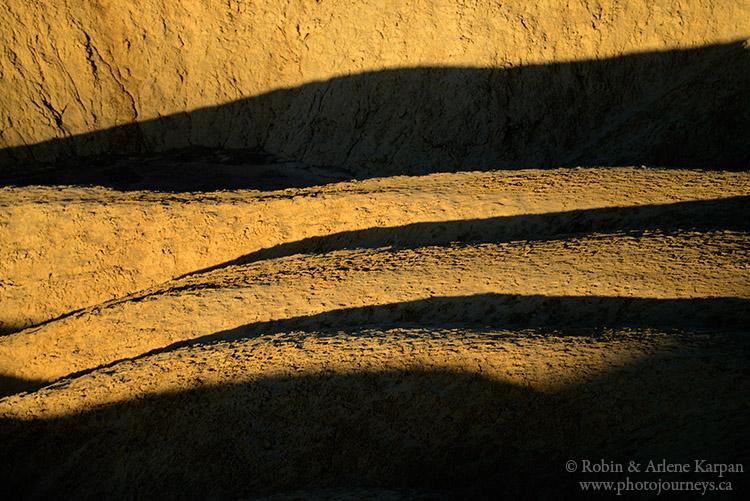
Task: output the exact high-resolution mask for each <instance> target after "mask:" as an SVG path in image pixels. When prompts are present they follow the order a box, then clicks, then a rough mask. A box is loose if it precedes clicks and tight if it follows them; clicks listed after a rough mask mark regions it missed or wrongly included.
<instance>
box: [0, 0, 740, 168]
mask: <svg viewBox="0 0 750 501" xmlns="http://www.w3.org/2000/svg"><path fill="white" fill-rule="evenodd" d="M0 17H1V18H2V19H3V20H4V21H3V29H2V31H1V32H0V71H2V78H0V96H2V99H0V149H3V148H11V149H10V150H8V151H5V152H4V153H5V154H0V162H1V163H2V164H4V165H6V166H7V165H15V164H16V163H18V162H31V161H48V160H56V159H61V158H66V157H69V156H71V155H74V154H75V155H81V154H92V153H104V152H107V151H122V152H132V151H134V150H137V151H144V150H145V151H152V150H164V149H170V148H175V147H184V146H190V145H201V146H214V147H218V146H220V147H261V148H265V149H268V150H270V151H272V152H273V153H277V154H281V155H285V156H287V157H290V158H295V159H297V160H304V161H307V162H311V163H316V164H326V165H330V164H345V165H349V166H353V167H354V168H357V166H359V165H360V164H362V163H363V162H365V160H367V161H369V162H374V161H377V158H374V157H377V156H378V155H380V156H387V157H388V158H387V159H386V160H387V161H394V162H395V163H398V164H403V165H405V167H409V166H412V167H414V166H415V165H416V166H417V167H419V166H420V165H421V166H422V167H423V170H424V168H425V167H424V166H425V164H428V163H430V162H433V161H434V160H435V158H436V156H435V154H433V153H434V151H433V150H440V151H441V152H442V151H443V150H446V149H449V150H450V149H451V148H453V149H456V144H459V143H460V142H461V140H463V139H464V138H463V137H456V138H455V141H450V134H448V136H449V137H448V139H445V140H443V141H442V143H443V144H435V142H441V141H438V140H436V139H435V137H436V136H437V135H439V134H443V133H446V132H450V129H451V126H450V124H451V123H453V122H454V119H455V120H459V119H462V118H463V117H464V114H473V115H477V114H479V115H482V113H485V111H486V110H483V108H487V107H489V108H490V110H492V109H496V110H501V111H502V114H503V116H501V117H496V116H493V115H492V114H491V113H490V115H489V116H481V117H480V118H479V119H478V121H477V123H471V124H466V125H465V126H464V128H466V129H468V132H467V137H472V136H474V137H478V138H479V139H478V140H477V141H478V143H479V146H477V147H475V148H474V149H473V150H472V149H471V148H469V149H468V150H467V148H466V147H464V148H463V149H461V148H459V149H461V151H458V152H455V155H454V156H456V157H461V156H463V157H467V156H468V157H470V158H471V159H473V160H475V161H479V162H482V163H484V164H485V165H486V166H488V167H493V166H494V167H497V166H498V164H500V165H499V166H500V167H506V166H507V165H503V160H506V161H511V162H515V163H518V158H517V155H515V156H514V155H509V153H508V152H506V151H505V150H504V149H503V147H504V145H506V144H510V143H512V144H515V143H518V142H521V143H523V144H528V143H529V141H530V139H529V138H522V139H518V138H512V137H509V136H510V135H511V132H512V131H513V130H517V129H518V128H519V127H522V128H529V125H534V124H535V123H536V122H540V121H541V122H543V121H544V119H543V116H544V115H548V114H549V113H548V111H549V110H545V113H543V114H540V113H539V111H540V110H539V109H536V110H534V109H531V110H530V109H529V108H530V106H532V103H530V102H529V101H534V100H535V99H536V100H537V101H538V100H540V99H541V100H544V99H547V98H546V97H545V96H548V95H549V94H561V93H562V94H566V93H569V94H571V95H574V94H580V95H592V94H595V93H596V92H595V91H596V90H597V86H600V85H604V86H610V87H616V88H617V89H618V90H614V91H613V92H614V93H613V94H611V95H609V94H607V93H605V94H604V95H603V99H601V100H600V101H597V102H595V103H592V104H591V105H590V106H587V107H582V106H581V105H580V104H575V103H571V102H570V100H569V99H568V98H567V97H566V100H565V101H564V103H566V104H564V105H563V102H560V103H558V102H556V101H553V102H550V103H549V104H548V106H547V108H560V106H563V107H572V108H573V109H574V110H575V111H576V112H581V111H587V112H588V111H591V108H593V107H598V108H602V107H608V106H614V110H613V112H612V113H610V112H609V111H608V114H611V115H612V116H614V117H620V115H621V114H622V112H621V110H619V111H618V105H622V103H621V102H619V103H618V101H626V102H629V106H630V107H631V108H632V107H633V106H635V107H636V108H637V107H639V106H640V107H644V106H646V105H648V104H651V103H652V101H654V100H656V98H658V97H660V94H666V93H668V91H671V90H674V88H675V87H679V86H680V85H684V84H685V82H686V81H688V80H691V79H694V78H695V76H696V74H698V73H700V71H702V70H704V69H705V68H702V67H701V64H703V65H705V64H707V63H706V61H705V60H702V61H697V62H696V61H689V60H688V61H686V60H685V58H680V57H676V58H672V59H670V58H669V57H666V58H665V59H663V60H657V61H647V62H646V61H639V60H638V59H631V60H626V61H625V62H624V63H623V64H624V67H621V68H619V69H618V70H617V71H616V72H615V73H612V74H608V75H609V76H608V77H604V78H603V77H602V75H601V71H602V70H601V68H597V67H589V66H581V67H577V66H576V67H573V69H572V70H570V71H567V73H566V75H564V76H563V77H559V78H558V77H557V75H559V73H560V71H558V70H555V71H553V73H554V75H556V76H555V78H550V74H549V73H545V72H540V73H539V74H537V75H532V76H530V75H522V76H521V77H520V78H521V79H522V80H523V81H522V82H521V83H518V82H517V81H515V80H514V78H515V77H512V78H507V79H506V78H501V79H500V80H499V81H498V80H497V79H495V80H494V81H493V77H492V75H491V74H489V73H477V72H475V73H468V74H462V73H449V74H441V73H430V74H427V75H424V74H422V75H420V74H417V75H413V74H396V76H393V77H392V79H393V80H395V82H391V83H387V82H386V84H385V85H386V86H387V88H386V89H383V88H382V87H383V85H384V84H383V83H382V82H380V81H379V79H378V78H373V79H369V78H364V79H359V80H357V81H356V84H351V85H350V84H349V83H347V81H337V80H333V81H331V82H332V83H330V84H329V85H325V86H323V88H312V90H308V91H307V94H308V95H306V96H303V98H304V99H303V100H304V105H305V106H304V107H303V105H302V104H301V103H300V102H299V100H292V101H291V102H287V101H285V100H284V99H283V98H282V99H281V101H282V103H281V104H279V102H278V101H279V99H266V100H264V101H262V102H260V103H255V104H252V103H251V105H247V106H234V107H225V108H215V107H217V106H220V105H227V104H229V103H237V102H238V101H239V100H243V99H247V98H253V97H257V96H263V95H266V96H267V95H268V93H269V92H271V91H274V90H279V89H290V88H298V87H299V86H301V85H304V84H310V83H311V82H316V81H330V79H332V78H336V77H346V76H355V75H362V74H365V73H367V72H380V71H382V70H394V69H403V68H444V67H450V68H474V69H482V70H491V69H494V70H501V71H515V70H517V69H518V68H519V67H529V66H530V65H540V64H542V65H546V64H551V63H554V64H559V63H567V62H571V61H575V62H582V61H601V60H605V59H608V58H618V57H620V56H623V55H628V54H631V55H632V54H637V53H644V52H650V51H660V52H663V51H668V50H674V49H695V48H697V47H703V46H707V45H712V44H713V45H716V44H726V43H730V42H734V41H738V40H740V41H741V40H743V39H746V38H747V37H749V36H750V21H749V20H750V4H749V3H748V2H746V1H734V0H733V1H718V2H714V1H698V0H692V1H687V2H685V1H678V0H659V1H656V2H627V1H621V0H602V1H584V0H572V1H569V2H559V1H556V0H543V1H540V2H526V1H521V0H512V1H508V2H490V1H485V0H479V1H461V2H455V1H449V0H436V1H429V2H425V1H395V0H389V1H385V2H380V1H377V2H375V1H368V2H360V1H351V0H347V1H330V0H321V1H316V2H312V1H306V0H288V1H281V2H279V1H275V0H254V1H251V0H227V1H208V0H186V1H183V2H176V3H175V2H162V1H157V0H125V1H110V0H93V1H87V2H80V1H77V0H62V1H51V0H42V1H39V2H26V1H25V0H9V1H7V2H3V5H2V6H0ZM734 57H737V56H736V55H735V56H734ZM644 66H655V67H656V68H657V70H652V71H653V72H654V74H653V75H651V76H650V77H647V78H646V80H649V81H654V80H672V79H673V80H674V82H671V83H669V84H668V85H666V86H660V87H657V88H652V87H650V86H649V85H650V84H649V85H645V87H644V85H643V83H642V82H638V81H633V82H630V81H629V76H632V75H633V74H638V73H643V67H644ZM564 73H565V72H564ZM560 78H561V79H562V80H561V79H560ZM603 79H604V80H605V81H604V82H603V83H602V82H601V81H602V80H603ZM441 80H446V82H443V83H442V84H441V83H440V81H441ZM485 80H486V81H487V82H486V83H485V82H484V81H485ZM425 81H427V82H430V83H429V84H425ZM436 81H437V82H438V83H437V84H435V83H434V82H436ZM478 81H481V82H480V83H479V84H478V83H477V82H478ZM415 82H416V83H415ZM352 85H354V87H355V88H354V89H352V88H348V87H347V86H349V87H351V86H352ZM342 86H343V87H344V89H343V90H342V89H341V87H342ZM620 87H622V89H630V88H631V87H634V89H633V90H631V91H628V90H622V91H621V90H619V88H620ZM713 87H721V83H720V84H719V85H714V86H713ZM398 88H403V92H402V95H401V96H399V94H398V93H397V92H394V91H397V90H398ZM384 92H385V94H386V95H387V96H388V99H387V100H386V102H384V101H383V99H381V98H379V95H382V94H383V93H384ZM436 93H437V94H441V93H443V94H446V93H447V94H451V95H449V96H446V98H447V100H446V101H444V100H442V99H440V100H438V101H434V99H435V97H434V94H436ZM529 93H531V95H530V94H529ZM623 93H624V94H623ZM629 93H634V94H635V95H636V96H644V95H645V96H647V97H648V99H645V102H640V101H638V99H635V100H633V96H631V95H630V94H629ZM729 93H730V95H731V89H730V91H729ZM309 94H312V95H309ZM430 94H433V96H432V97H430ZM453 94H459V95H460V94H474V95H478V96H479V98H475V99H473V100H468V101H467V102H465V103H463V102H461V101H459V103H458V104H454V105H453V106H454V107H457V108H462V107H463V108H466V109H465V110H461V109H455V110H451V109H448V110H447V111H446V112H445V113H446V116H445V117H443V118H440V117H437V118H436V117H435V116H434V115H436V114H437V113H435V112H434V110H436V109H441V108H446V107H447V108H450V104H451V100H453V99H454V98H455V96H454V95H453ZM493 94H498V95H497V96H494V98H493ZM520 94H523V96H521V97H524V96H525V97H524V98H523V99H519V95H520ZM430 99H432V101H430ZM390 100H393V101H395V104H394V103H389V102H387V101H390ZM415 100H416V102H415ZM421 100H425V101H424V102H423V103H422V102H421ZM407 105H411V106H421V107H422V108H425V109H426V110H427V111H424V110H422V111H420V113H417V115H418V116H416V118H415V117H411V115H414V113H412V112H411V110H406V111H404V109H403V108H404V107H405V106H407ZM383 107H384V108H385V111H384V112H383V113H380V114H379V115H378V114H375V115H373V116H372V117H369V116H368V115H367V113H368V112H369V111H371V110H373V109H377V108H383ZM201 109H203V110H206V109H208V110H210V111H211V112H210V113H203V114H199V115H189V116H179V115H178V116H177V117H176V118H175V119H174V120H172V121H171V122H169V123H167V124H162V125H163V126H157V125H154V124H153V123H152V124H151V125H144V126H142V127H140V128H138V127H136V128H135V129H128V130H126V131H120V133H118V134H116V135H114V136H109V135H107V136H85V137H83V138H80V139H79V140H78V141H75V142H72V143H65V144H62V145H61V144H59V143H52V144H48V145H46V146H43V147H38V148H34V149H27V148H23V146H24V145H36V144H38V143H42V142H44V141H48V140H52V139H59V138H66V137H70V136H79V135H81V134H86V133H90V132H93V131H102V130H108V129H111V128H113V127H121V126H125V125H127V124H132V123H144V122H148V121H151V120H154V119H158V118H159V117H168V116H174V115H175V114H180V113H185V112H192V111H195V110H201ZM290 109H291V110H292V111H289V110H290ZM498 112H500V111H498ZM405 113H406V114H407V115H409V117H410V118H411V119H409V120H403V115H404V114H405ZM529 113H530V114H531V115H539V116H538V117H536V118H533V119H528V122H529V123H527V122H526V121H524V120H525V119H524V118H523V117H524V116H525V115H528V114H529ZM321 114H322V115H323V118H325V119H326V120H325V121H323V120H317V121H316V118H319V116H320V115H321ZM350 115H351V116H350ZM454 115H455V116H454ZM554 118H555V120H557V121H559V120H558V119H559V118H560V117H557V116H556V117H554ZM399 119H402V121H403V123H402V124H401V125H395V124H394V121H397V120H399ZM684 119H685V117H683V120H684ZM435 121H437V125H434V124H433V125H432V126H430V125H426V124H430V123H433V122H435ZM620 121H622V120H620ZM186 122H187V123H186ZM488 123H490V124H493V125H495V128H496V129H502V130H503V131H505V134H504V135H503V137H498V138H492V137H490V138H488V137H487V134H488V133H487V131H486V130H482V127H483V124H484V128H485V129H488V128H489V127H487V126H486V124H488ZM617 124H618V121H617V120H614V119H608V120H606V121H605V122H602V123H599V122H598V121H597V120H594V121H593V123H592V124H591V125H590V126H589V127H584V128H583V129H581V130H580V131H578V130H575V131H574V133H579V134H581V135H584V134H588V135H593V133H592V132H591V129H596V134H598V135H601V134H602V130H600V129H602V128H607V127H609V128H612V127H616V126H617ZM536 125H537V126H538V125H539V124H538V123H536ZM546 126H547V125H546V124H544V123H542V125H541V129H542V130H541V132H540V133H538V134H537V135H538V136H540V137H542V136H543V137H544V141H545V142H547V143H549V142H560V141H562V140H561V139H560V138H559V137H550V136H549V134H548V133H547V132H546V131H545V130H544V129H545V127H546ZM430 127H434V128H435V129H436V130H434V131H430V130H427V131H426V132H424V134H423V135H424V136H425V137H424V138H422V137H408V136H409V135H408V134H406V139H403V138H402V137H401V136H403V135H404V134H405V133H406V132H407V131H408V130H409V129H414V128H423V129H429V128H430ZM351 128H356V129H357V130H358V131H359V132H362V130H371V131H374V132H372V137H370V136H368V135H367V134H365V138H364V139H362V140H360V141H354V140H353V139H350V140H348V141H347V140H341V139H338V138H337V135H338V134H339V133H340V132H341V131H346V130H349V129H351ZM572 134H573V133H571V135H572ZM332 138H336V139H332ZM378 138H383V140H387V141H389V142H390V143H394V142H395V143H398V142H399V141H401V142H402V143H403V144H399V145H398V146H400V148H399V149H400V150H406V151H408V153H409V154H408V155H407V154H403V155H401V156H398V155H396V156H395V157H394V155H393V154H392V152H390V151H383V150H382V148H379V147H378V146H377V145H373V144H368V141H369V142H370V143H373V142H376V141H377V139H378ZM488 142H489V146H486V147H481V145H482V144H486V143H488ZM579 146H580V145H579ZM581 147H582V146H581ZM569 153H570V152H569ZM549 160H550V159H549V158H542V159H539V160H538V162H537V163H539V162H543V161H549ZM506 163H507V162H506ZM532 163H533V162H532ZM526 166H530V167H538V166H541V165H526Z"/></svg>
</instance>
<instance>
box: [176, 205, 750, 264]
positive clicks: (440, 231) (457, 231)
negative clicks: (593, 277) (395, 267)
mask: <svg viewBox="0 0 750 501" xmlns="http://www.w3.org/2000/svg"><path fill="white" fill-rule="evenodd" d="M748 213H750V196H736V197H729V198H722V199H712V200H699V201H690V202H675V203H667V204H649V205H639V206H633V207H605V208H598V209H579V210H572V211H561V212H551V213H544V214H522V215H515V216H498V217H492V218H485V219H464V220H453V221H440V222H424V223H411V224H407V225H403V226H396V227H378V228H367V229H363V230H350V231H342V232H339V233H334V234H332V235H323V236H316V237H309V238H305V239H302V240H298V241H295V242H287V243H283V244H279V245H276V246H274V247H269V248H266V249H261V250H259V251H256V252H252V253H250V254H246V255H244V256H241V257H239V258H237V259H233V260H231V261H226V262H224V263H221V264H217V265H215V266H210V267H207V268H203V269H200V270H196V271H192V272H190V273H186V274H184V275H181V276H179V277H177V279H180V278H184V277H187V276H191V275H197V274H200V273H206V272H209V271H213V270H217V269H221V268H226V267H228V266H233V265H242V264H248V263H254V262H257V261H263V260H265V259H274V258H279V257H285V256H292V255H296V254H313V253H315V254H320V253H325V252H332V251H337V250H345V249H357V248H383V247H392V248H417V247H423V246H429V245H445V244H450V243H453V242H467V243H468V242H471V243H499V242H509V241H514V240H553V239H561V238H567V237H569V236H570V235H581V234H590V233H618V232H644V231H648V230H654V231H664V232H670V231H676V230H695V231H710V230H736V231H748V230H750V220H748V218H747V214H748Z"/></svg>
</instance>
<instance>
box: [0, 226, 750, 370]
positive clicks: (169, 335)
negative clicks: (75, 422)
mask: <svg viewBox="0 0 750 501" xmlns="http://www.w3.org/2000/svg"><path fill="white" fill-rule="evenodd" d="M487 231H488V232H491V228H487ZM747 240H748V232H746V231H745V232H737V231H726V230H707V231H684V230H677V231H667V232H660V231H626V232H622V233H614V234H597V233H594V234H589V235H577V236H576V235H574V236H567V237H562V238H552V239H548V238H543V237H542V238H539V239H536V238H529V239H524V240H516V241H510V242H505V243H483V244H482V243H466V244H460V243H456V244H453V245H441V246H429V245H420V246H418V247H416V248H413V249H402V250H396V249H369V250H368V249H363V250H340V251H332V252H328V253H320V254H315V255H301V256H300V255H293V256H288V257H282V258H276V259H270V260H263V261H259V262H254V263H249V264H244V265H230V266H227V267H222V268H218V269H216V270H213V271H208V272H205V273H200V274H196V275H193V276H190V277H186V278H183V279H179V280H175V281H172V282H168V283H166V284H163V285H162V286H159V287H157V288H154V289H153V290H149V291H146V292H145V293H143V294H140V295H137V296H134V297H130V298H125V299H122V300H118V301H113V302H110V303H106V304H103V305H100V306H96V307H93V308H89V309H86V310H84V311H82V312H80V313H77V314H75V315H72V316H69V317H66V318H63V319H59V320H56V321H52V322H49V323H46V324H44V325H42V326H40V327H36V328H30V329H26V330H23V331H20V332H17V333H14V334H10V335H7V336H4V337H1V338H0V367H2V370H3V374H4V375H5V376H10V377H13V378H17V379H26V380H30V381H34V380H40V381H54V380H56V379H58V378H60V377H63V376H67V375H69V374H73V373H78V372H81V371H87V370H91V369H95V368H97V367H100V366H103V365H106V364H110V363H112V362H116V361H118V360H121V359H126V358H132V357H137V356H140V355H142V354H144V353H147V352H149V351H152V350H157V349H162V348H168V347H170V346H172V345H175V343H179V342H183V341H189V342H204V341H210V340H212V339H214V338H217V337H218V338H221V337H228V338H232V337H236V336H244V335H250V336H252V335H256V334H259V333H263V332H264V331H267V330H269V329H270V330H276V329H281V330H289V329H292V328H310V329H316V328H319V327H321V326H331V327H336V326H341V325H366V324H371V325H382V324H387V323H388V322H389V321H391V322H392V321H395V320H399V321H414V322H422V323H424V322H428V323H430V324H436V325H440V324H441V323H451V322H453V323H455V322H465V323H466V322H468V323H469V324H480V325H485V324H487V325H494V326H498V327H513V326H515V327H519V326H520V327H536V326H552V327H555V326H588V327H596V326H615V327H617V326H632V325H635V326H644V325H645V326H649V325H657V326H664V327H674V328H678V327H679V328H707V327H717V328H729V329H737V328H742V327H743V326H744V325H746V322H748V321H750V317H748V315H747V311H748V305H749V304H750V280H749V279H748V277H747V273H746V270H747V269H748V267H750V253H749V252H748V250H747ZM267 322H271V323H270V324H269V323H267ZM221 331H223V332H221ZM217 332H220V333H219V334H216V333H217Z"/></svg>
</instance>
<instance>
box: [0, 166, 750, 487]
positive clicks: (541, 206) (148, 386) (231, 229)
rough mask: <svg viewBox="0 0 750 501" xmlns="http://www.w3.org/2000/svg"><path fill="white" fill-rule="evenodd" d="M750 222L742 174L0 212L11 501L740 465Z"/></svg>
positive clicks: (343, 188)
mask: <svg viewBox="0 0 750 501" xmlns="http://www.w3.org/2000/svg"><path fill="white" fill-rule="evenodd" d="M748 209H750V175H749V174H748V173H746V172H721V171H715V172H706V171H688V170H661V169H648V168H630V167H629V168H588V169H568V170H555V171H535V170H522V171H514V172H484V173H477V172H463V173H455V174H432V175H428V176H421V177H406V176H404V177H391V178H375V179H368V180H363V181H348V182H341V183H333V184H327V185H323V186H313V187H307V188H304V187H303V188H288V189H285V190H278V191H252V190H244V191H243V190H234V191H224V192H201V193H199V192H184V193H172V194H165V193H157V192H151V191H137V190H136V191H115V190H111V189H105V188H95V187H89V188H84V187H72V186H71V187H66V186H60V187H43V186H28V187H15V188H3V189H2V190H1V191H0V211H1V212H0V214H2V219H0V222H1V223H2V224H0V231H1V232H2V234H3V237H4V238H3V240H2V241H3V242H4V243H3V245H2V247H0V249H1V251H2V253H3V256H4V258H3V259H2V261H0V262H2V268H0V271H2V273H3V275H2V283H1V285H2V289H1V290H2V298H3V303H2V304H3V309H2V315H3V318H2V321H3V322H4V328H5V331H6V334H5V335H3V336H2V337H0V371H1V372H2V374H1V375H0V376H1V379H0V390H2V393H1V394H2V395H3V398H2V399H0V416H2V422H1V423H0V424H1V427H0V440H1V441H2V443H3V448H4V450H3V458H2V459H3V461H2V469H0V474H1V475H2V480H3V482H4V484H5V485H6V487H7V489H8V490H9V492H17V493H18V494H19V495H20V496H21V497H32V498H40V497H41V498H44V497H48V496H51V495H55V496H57V495H62V496H64V497H84V498H95V497H101V496H107V497H155V496H167V497H185V496H187V497H191V496H198V497H211V498H227V497H234V498H258V497H270V498H271V499H411V498H424V499H434V498H447V499H452V498H456V497H457V498H466V497H469V498H472V497H474V498H495V497H497V496H499V495H525V496H543V497H553V498H554V497H569V496H576V495H578V494H580V487H579V484H578V481H579V480H624V478H619V477H618V478H614V477H612V475H609V476H608V475H606V474H599V475H597V474H590V473H589V474H586V473H581V472H578V473H576V474H570V473H567V472H566V471H565V466H566V461H568V460H570V459H574V460H577V461H581V460H583V459H589V460H592V461H599V460H602V459H604V460H607V461H616V462H622V463H624V464H627V462H628V461H636V462H644V463H645V462H648V461H649V460H661V459H666V460H668V461H670V462H675V463H676V462H685V461H687V462H692V461H694V460H695V459H707V460H710V461H711V462H721V463H732V464H738V463H742V462H743V461H746V458H747V453H748V451H749V450H750V449H749V444H750V436H749V435H748V427H747V424H748V423H747V409H748V404H749V403H750V402H748V395H750V391H748V390H750V388H748V383H747V378H746V377H745V376H746V374H747V371H748V369H750V363H749V362H748V361H749V360H750V358H748V355H749V354H750V353H749V352H748V350H749V349H750V341H748V339H750V338H748V327H747V326H748V325H750V307H749V306H750V278H749V277H750V274H749V273H748V269H749V267H750V223H748V219H747V217H746V215H747V214H748ZM6 305H7V307H6ZM638 479H639V480H641V481H645V480H652V481H656V480H659V479H664V480H666V479H672V480H680V481H704V480H711V481H719V480H729V481H731V482H732V483H733V486H734V488H735V489H742V488H746V487H747V481H746V479H745V477H743V476H742V475H735V476H731V477H730V478H726V477H725V478H722V479H719V478H715V475H714V476H711V475H709V474H705V473H700V472H692V473H690V474H682V475H670V474H666V475H664V474H655V473H649V474H646V473H644V474H642V475H641V476H639V477H638ZM626 494H628V495H629V496H630V495H635V496H638V495H641V494H642V493H635V492H631V493H626Z"/></svg>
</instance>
